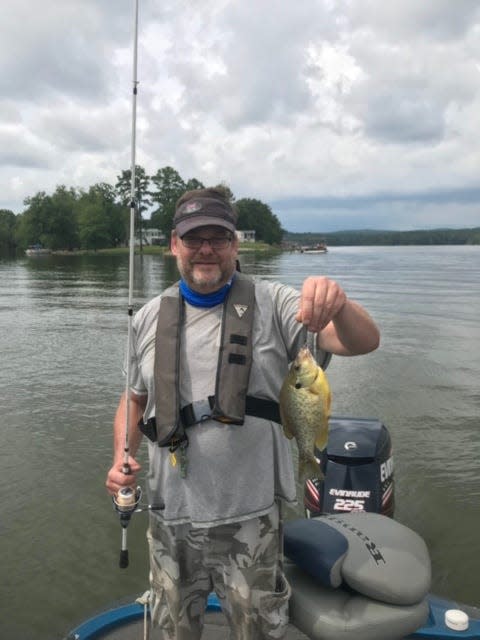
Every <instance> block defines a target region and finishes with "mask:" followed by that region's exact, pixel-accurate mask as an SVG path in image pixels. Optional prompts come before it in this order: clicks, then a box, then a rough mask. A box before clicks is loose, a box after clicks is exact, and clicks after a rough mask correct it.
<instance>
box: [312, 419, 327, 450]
mask: <svg viewBox="0 0 480 640" xmlns="http://www.w3.org/2000/svg"><path fill="white" fill-rule="evenodd" d="M327 442H328V415H326V416H325V417H324V418H323V421H322V426H321V428H320V429H319V430H318V431H317V435H316V437H315V446H316V447H317V449H320V451H323V449H325V447H326V446H327Z"/></svg>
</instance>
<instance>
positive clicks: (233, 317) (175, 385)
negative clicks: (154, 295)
mask: <svg viewBox="0 0 480 640" xmlns="http://www.w3.org/2000/svg"><path fill="white" fill-rule="evenodd" d="M254 308H255V285H254V282H253V279H252V278H250V277H248V276H246V275H243V274H241V273H236V274H235V278H234V281H233V283H232V286H231V288H230V291H229V293H228V295H227V298H226V299H225V301H224V304H223V317H222V331H221V341H220V345H221V346H220V349H219V355H218V365H217V373H216V380H215V395H214V396H211V397H210V398H208V404H209V409H210V411H209V412H208V414H206V415H205V418H212V419H214V420H218V421H219V422H224V423H230V424H237V425H241V424H243V422H244V419H245V414H246V413H249V414H251V415H257V416H259V417H264V418H266V419H271V420H275V421H279V414H278V404H277V403H276V402H273V401H269V400H263V399H257V398H252V397H250V396H247V389H248V381H249V377H250V370H251V366H252V341H253V339H252V334H253V316H254ZM183 318H184V302H183V298H182V296H181V295H180V293H179V290H178V284H176V285H174V286H173V287H170V288H169V289H167V290H166V291H165V292H164V294H163V296H162V300H161V303H160V311H159V314H158V320H157V333H156V343H155V364H154V380H155V419H154V421H153V420H149V421H148V422H147V424H146V425H144V428H142V425H140V428H141V429H142V431H143V432H144V433H146V435H147V436H148V437H149V438H150V439H152V440H156V441H157V442H158V444H159V445H160V446H170V447H171V448H172V449H174V448H175V447H176V446H178V444H179V443H180V442H182V441H183V440H185V439H186V435H185V427H188V426H190V425H192V424H194V423H195V422H198V421H199V420H198V419H197V418H195V417H193V419H192V418H189V414H191V413H192V412H191V406H189V407H184V408H182V409H181V408H180V400H179V382H178V380H179V367H180V332H181V327H182V324H183ZM142 422H143V421H142ZM149 423H150V424H149ZM149 426H150V428H153V429H154V431H153V432H150V434H149V433H147V430H148V428H149Z"/></svg>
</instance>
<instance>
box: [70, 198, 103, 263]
mask: <svg viewBox="0 0 480 640" xmlns="http://www.w3.org/2000/svg"><path fill="white" fill-rule="evenodd" d="M78 221H79V237H80V246H81V247H82V249H94V250H95V251H96V250H97V249H102V248H104V247H108V246H109V245H110V231H109V221H108V217H107V213H106V211H105V209H104V207H102V204H101V203H100V202H98V201H97V202H95V201H91V202H87V203H84V204H83V206H82V207H81V209H80V211H79V214H78Z"/></svg>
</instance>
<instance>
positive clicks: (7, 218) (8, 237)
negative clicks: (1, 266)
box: [0, 209, 17, 252]
mask: <svg viewBox="0 0 480 640" xmlns="http://www.w3.org/2000/svg"><path fill="white" fill-rule="evenodd" d="M16 223H17V218H16V216H15V214H14V213H13V211H10V210H9V209H0V251H2V252H7V251H13V250H14V249H15V248H16V244H17V243H16V240H15V228H16Z"/></svg>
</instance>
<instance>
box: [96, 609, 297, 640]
mask: <svg viewBox="0 0 480 640" xmlns="http://www.w3.org/2000/svg"><path fill="white" fill-rule="evenodd" d="M143 637H144V636H143V620H141V621H138V622H133V623H130V624H128V625H126V626H123V627H121V628H118V629H113V630H111V631H109V632H108V633H106V634H104V635H102V636H100V638H101V639H102V640H143ZM147 637H148V638H149V640H163V636H162V634H161V632H160V631H159V630H158V629H150V628H149V635H148V636H147ZM227 638H228V627H227V622H226V620H225V617H224V615H223V613H221V612H220V611H207V613H206V616H205V628H204V631H203V634H202V640H227ZM284 640H308V637H307V636H306V635H305V634H304V633H302V632H301V631H299V630H298V629H297V628H296V627H294V626H293V625H291V624H290V625H289V626H288V631H287V635H286V636H285V639H284Z"/></svg>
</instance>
